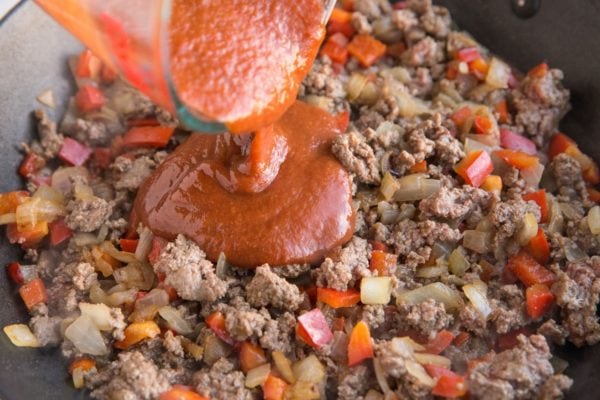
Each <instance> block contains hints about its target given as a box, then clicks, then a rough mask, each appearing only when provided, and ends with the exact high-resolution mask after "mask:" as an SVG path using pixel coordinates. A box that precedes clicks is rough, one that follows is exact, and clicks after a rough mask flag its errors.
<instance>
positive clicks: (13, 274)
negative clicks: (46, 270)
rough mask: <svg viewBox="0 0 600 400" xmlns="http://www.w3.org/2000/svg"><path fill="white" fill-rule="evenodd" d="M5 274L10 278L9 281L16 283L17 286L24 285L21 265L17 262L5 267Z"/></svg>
mask: <svg viewBox="0 0 600 400" xmlns="http://www.w3.org/2000/svg"><path fill="white" fill-rule="evenodd" d="M6 273H7V274H8V276H9V277H10V280H11V281H13V282H14V283H16V284H17V285H22V284H24V283H25V279H24V278H23V274H22V273H21V264H19V263H18V262H16V261H15V262H11V263H9V264H7V265H6Z"/></svg>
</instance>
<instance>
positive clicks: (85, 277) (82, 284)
mask: <svg viewBox="0 0 600 400" xmlns="http://www.w3.org/2000/svg"><path fill="white" fill-rule="evenodd" d="M71 266H72V267H71V270H72V279H73V285H74V286H75V288H77V289H78V290H82V291H83V290H89V289H90V288H91V287H92V286H93V285H95V284H97V283H98V274H97V273H96V271H95V269H94V267H93V266H92V265H91V264H89V263H76V264H71Z"/></svg>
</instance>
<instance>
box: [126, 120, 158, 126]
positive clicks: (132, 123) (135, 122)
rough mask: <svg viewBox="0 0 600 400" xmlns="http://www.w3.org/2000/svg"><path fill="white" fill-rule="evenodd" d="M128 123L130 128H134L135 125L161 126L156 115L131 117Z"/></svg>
mask: <svg viewBox="0 0 600 400" xmlns="http://www.w3.org/2000/svg"><path fill="white" fill-rule="evenodd" d="M126 124H127V127H128V128H133V127H134V126H159V125H160V122H159V121H158V120H157V119H156V118H154V117H148V118H129V119H128V120H127V122H126Z"/></svg>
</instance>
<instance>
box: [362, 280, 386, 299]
mask: <svg viewBox="0 0 600 400" xmlns="http://www.w3.org/2000/svg"><path fill="white" fill-rule="evenodd" d="M391 295H392V278H390V277H389V276H372V277H364V278H362V279H361V281H360V301H361V302H362V303H363V304H388V303H389V302H390V298H391Z"/></svg>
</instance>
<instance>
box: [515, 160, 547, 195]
mask: <svg viewBox="0 0 600 400" xmlns="http://www.w3.org/2000/svg"><path fill="white" fill-rule="evenodd" d="M519 173H520V174H521V178H523V180H524V181H525V184H526V186H527V187H530V188H533V189H537V188H538V187H539V185H540V182H541V180H542V175H543V174H544V164H542V163H536V164H535V165H534V166H531V167H528V168H523V169H521V170H520V171H519Z"/></svg>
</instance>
